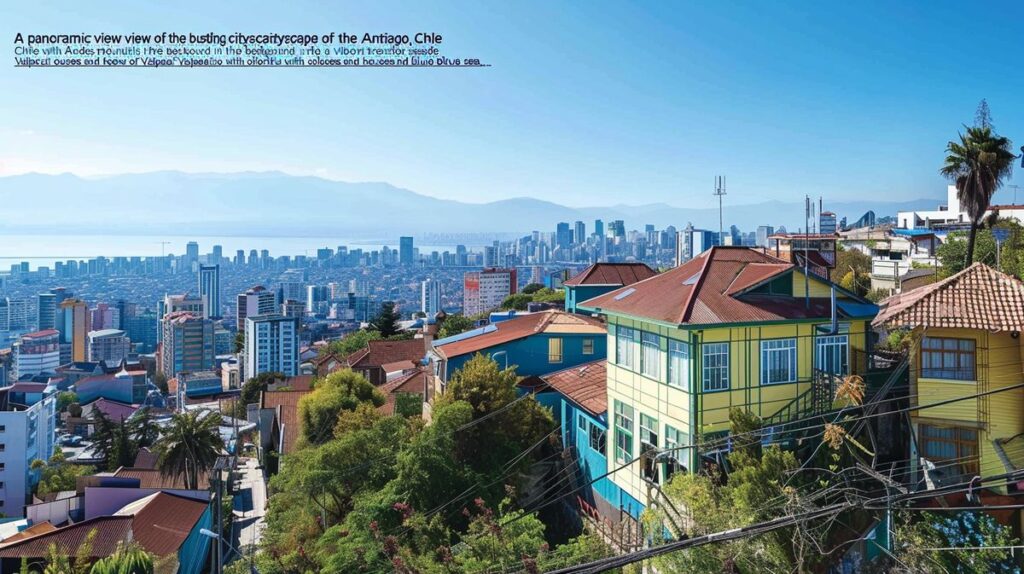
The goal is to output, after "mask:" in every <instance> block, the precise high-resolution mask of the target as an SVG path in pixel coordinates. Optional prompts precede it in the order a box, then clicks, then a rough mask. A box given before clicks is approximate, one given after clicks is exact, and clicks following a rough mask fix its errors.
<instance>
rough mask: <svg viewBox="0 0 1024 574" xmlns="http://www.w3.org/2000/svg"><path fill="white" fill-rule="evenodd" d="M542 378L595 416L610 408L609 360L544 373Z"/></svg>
mask: <svg viewBox="0 0 1024 574" xmlns="http://www.w3.org/2000/svg"><path fill="white" fill-rule="evenodd" d="M540 378H541V380H543V381H544V382H546V383H547V384H548V385H550V386H551V388H552V389H554V390H555V391H558V392H559V393H561V394H562V395H563V396H565V397H566V398H568V399H570V400H571V401H573V402H574V403H576V404H578V405H579V406H581V407H583V408H584V409H585V410H586V411H587V412H589V413H590V414H592V415H594V416H598V415H601V414H602V413H604V412H606V411H607V410H608V392H607V391H608V377H607V361H605V360H600V361H593V362H591V363H584V364H582V365H577V366H575V367H572V368H569V369H565V370H562V371H558V372H555V373H551V374H548V375H543V376H541V377H540Z"/></svg>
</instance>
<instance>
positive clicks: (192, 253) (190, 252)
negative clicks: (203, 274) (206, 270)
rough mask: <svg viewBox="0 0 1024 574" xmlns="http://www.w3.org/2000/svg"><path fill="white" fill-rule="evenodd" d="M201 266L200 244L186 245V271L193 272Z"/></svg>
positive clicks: (193, 242) (190, 242) (192, 242)
mask: <svg viewBox="0 0 1024 574" xmlns="http://www.w3.org/2000/svg"><path fill="white" fill-rule="evenodd" d="M198 264H199V244H198V243H196V242H195V241H189V242H188V244H187V245H185V270H186V271H192V270H193V269H194V268H195V266H196V265H198Z"/></svg>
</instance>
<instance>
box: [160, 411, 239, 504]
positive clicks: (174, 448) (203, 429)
mask: <svg viewBox="0 0 1024 574" xmlns="http://www.w3.org/2000/svg"><path fill="white" fill-rule="evenodd" d="M220 422H221V418H220V414H218V413H216V412H214V411H199V410H193V411H185V412H183V413H177V414H175V415H174V416H173V417H172V418H171V423H170V424H169V425H168V426H167V427H166V428H165V429H164V433H163V435H162V436H161V437H160V439H159V440H158V441H157V443H156V449H155V450H156V453H157V456H159V465H160V472H161V474H163V475H164V476H174V477H184V479H185V488H186V489H189V490H196V489H198V488H199V476H200V473H207V472H209V471H210V470H212V469H213V465H214V463H215V462H216V461H217V457H218V456H220V453H221V451H222V450H223V449H224V442H223V441H222V440H221V437H220V431H219V427H220Z"/></svg>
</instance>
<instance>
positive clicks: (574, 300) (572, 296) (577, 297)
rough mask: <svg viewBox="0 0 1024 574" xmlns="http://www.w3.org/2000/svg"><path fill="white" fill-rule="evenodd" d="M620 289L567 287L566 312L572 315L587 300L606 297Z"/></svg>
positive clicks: (616, 287) (612, 286) (611, 287)
mask: <svg viewBox="0 0 1024 574" xmlns="http://www.w3.org/2000/svg"><path fill="white" fill-rule="evenodd" d="M616 289H618V286H615V285H608V286H603V287H601V286H592V285H580V286H578V287H565V310H566V311H568V312H570V313H575V312H576V305H578V304H580V303H582V302H584V301H586V300H587V299H593V298H594V297H597V296H600V295H604V294H605V293H608V292H610V291H614V290H616Z"/></svg>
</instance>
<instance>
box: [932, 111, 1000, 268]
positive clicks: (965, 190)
mask: <svg viewBox="0 0 1024 574" xmlns="http://www.w3.org/2000/svg"><path fill="white" fill-rule="evenodd" d="M979 112H980V110H979ZM985 117H989V114H988V111H987V104H986V110H985V113H984V114H983V118H985ZM965 128H966V133H961V134H959V141H950V142H949V143H948V144H947V145H946V160H945V163H944V165H943V166H942V169H941V170H939V173H941V174H942V175H943V176H945V177H946V178H947V179H949V180H950V181H952V182H953V183H954V185H956V190H957V198H958V199H959V200H960V204H961V205H962V206H963V208H964V210H966V211H967V215H968V216H969V217H970V223H971V229H970V232H969V233H968V236H967V249H966V255H965V258H964V266H965V267H967V266H970V264H971V263H972V262H973V261H974V243H975V237H976V235H977V231H978V227H979V225H980V224H981V219H982V217H984V215H985V212H986V211H987V210H988V207H989V205H990V204H991V202H992V196H993V195H995V192H996V191H997V190H998V189H999V188H1000V187H1001V186H1002V184H1003V181H1004V180H1006V179H1009V177H1010V174H1011V173H1012V172H1013V160H1014V159H1015V156H1014V154H1013V151H1012V146H1013V144H1012V143H1011V142H1010V140H1009V139H1007V138H1005V137H1003V136H1000V135H997V134H996V133H995V131H994V130H993V129H992V125H991V120H990V119H988V120H984V121H981V122H980V123H979V125H977V126H974V127H966V126H965Z"/></svg>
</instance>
